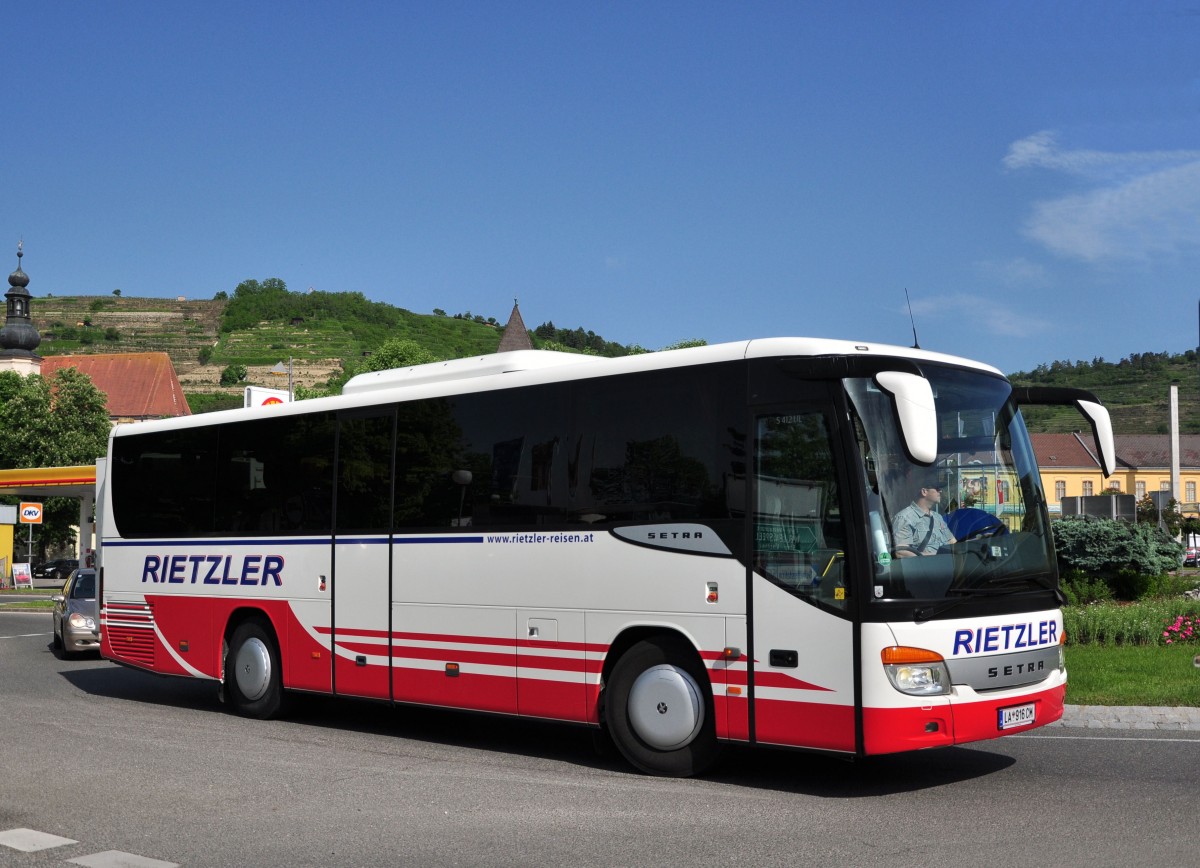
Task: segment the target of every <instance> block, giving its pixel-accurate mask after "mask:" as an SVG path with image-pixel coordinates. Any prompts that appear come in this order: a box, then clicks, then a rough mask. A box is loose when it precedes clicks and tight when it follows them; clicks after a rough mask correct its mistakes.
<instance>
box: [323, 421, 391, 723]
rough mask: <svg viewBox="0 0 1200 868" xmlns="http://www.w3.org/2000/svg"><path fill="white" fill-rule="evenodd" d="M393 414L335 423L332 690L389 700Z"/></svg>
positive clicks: (344, 694)
mask: <svg viewBox="0 0 1200 868" xmlns="http://www.w3.org/2000/svg"><path fill="white" fill-rule="evenodd" d="M394 417H395V413H394V410H393V408H391V407H388V408H385V409H380V408H369V409H367V410H360V411H347V412H345V413H342V414H340V416H339V419H338V445H337V487H336V498H335V501H334V543H333V560H334V562H333V593H332V600H333V649H334V665H333V688H334V692H336V693H338V694H340V695H343V696H365V697H370V698H375V699H390V698H391V537H390V528H391V509H392V455H393V452H394V448H393V440H394V429H395V421H394Z"/></svg>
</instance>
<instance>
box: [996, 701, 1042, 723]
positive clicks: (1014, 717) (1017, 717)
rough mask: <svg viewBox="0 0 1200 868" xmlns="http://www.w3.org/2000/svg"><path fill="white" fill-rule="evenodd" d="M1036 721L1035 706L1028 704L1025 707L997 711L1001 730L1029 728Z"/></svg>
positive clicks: (1012, 707)
mask: <svg viewBox="0 0 1200 868" xmlns="http://www.w3.org/2000/svg"><path fill="white" fill-rule="evenodd" d="M1036 719H1037V710H1036V706H1035V705H1034V704H1033V703H1032V702H1030V703H1028V704H1027V705H1013V706H1011V707H1009V708H1001V709H1000V710H999V723H1000V728H1001V729H1015V728H1016V727H1018V726H1029V724H1031V723H1033V722H1034V721H1035V720H1036Z"/></svg>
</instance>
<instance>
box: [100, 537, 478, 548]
mask: <svg viewBox="0 0 1200 868" xmlns="http://www.w3.org/2000/svg"><path fill="white" fill-rule="evenodd" d="M330 542H335V543H337V544H338V545H363V544H366V545H387V544H388V543H395V544H396V545H408V544H418V545H431V544H437V543H482V542H483V537H481V536H420V537H396V538H395V539H391V540H389V539H388V538H387V537H385V536H380V537H354V538H350V537H341V538H338V539H330V538H329V537H320V538H318V539H296V538H291V539H288V538H284V539H280V538H278V537H274V538H272V539H239V540H228V539H221V540H206V539H186V540H172V539H155V540H119V541H118V540H114V541H112V542H109V541H103V542H102V543H101V545H103V546H106V547H110V548H160V547H163V546H189V547H192V548H201V547H206V546H207V547H216V546H220V547H223V548H233V547H235V546H257V547H260V548H261V547H262V546H268V545H269V546H310V545H329V543H330Z"/></svg>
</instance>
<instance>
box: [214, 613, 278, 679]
mask: <svg viewBox="0 0 1200 868" xmlns="http://www.w3.org/2000/svg"><path fill="white" fill-rule="evenodd" d="M247 621H257V622H258V623H259V624H260V625H262V627H263V629H264V630H266V631H267V632H268V633H269V634H270V636H271V638H272V639H273V640H274V641H275V650H276V651H277V652H279V665H280V667H281V668H282V666H283V660H284V656H285V655H284V653H283V642H282V641H281V639H280V636H281V633H280V631H279V628H278V627H277V626H276V624H275V619H274V618H272V617H271V615H270V614H269V613H268V612H267V611H266V610H265V609H260V608H258V607H257V606H238V607H237V608H236V609H234V610H233V611H232V612H230V613H229V617H227V618H226V619H225V631H224V633H223V634H222V636H221V682H222V683H224V681H225V659H226V657H227V656H228V655H229V641H230V639H232V638H233V634H234V633H235V632H236V631H237V628H238V627H240V626H242V624H244V623H246V622H247ZM280 674H281V675H282V672H281V673H280Z"/></svg>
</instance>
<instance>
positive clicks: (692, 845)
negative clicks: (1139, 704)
mask: <svg viewBox="0 0 1200 868" xmlns="http://www.w3.org/2000/svg"><path fill="white" fill-rule="evenodd" d="M49 641H50V617H49V615H47V614H17V613H7V612H0V866H9V865H12V866H41V865H63V864H66V863H67V862H68V860H78V861H75V862H74V864H84V865H92V866H100V868H103V866H116V865H123V866H136V865H147V866H150V865H163V864H179V865H187V866H254V865H262V866H284V865H287V866H297V865H355V866H359V865H361V866H373V865H422V866H425V865H435V866H440V865H489V866H491V865H570V866H592V865H596V866H609V865H630V866H634V865H636V866H642V865H655V866H658V865H687V866H706V865H713V866H731V865H746V866H758V865H787V866H798V865H847V866H850V865H854V866H860V865H861V866H889V868H897V866H910V865H911V866H917V865H920V866H954V868H960V866H962V865H986V866H1008V865H1054V866H1074V865H1081V866H1082V865H1086V866H1089V868H1099V866H1110V865H1111V866H1122V868H1124V866H1129V865H1151V864H1171V865H1197V864H1200V855H1198V854H1197V835H1196V826H1197V822H1196V813H1197V810H1198V809H1197V806H1196V805H1197V803H1196V799H1195V769H1196V768H1197V765H1198V763H1200V733H1194V732H1162V731H1148V732H1138V731H1133V730H1127V731H1107V730H1106V731H1099V732H1096V731H1090V730H1087V729H1083V728H1071V727H1061V726H1056V727H1053V728H1044V729H1040V730H1036V731H1034V732H1031V733H1029V734H1026V735H1022V736H1017V737H1010V738H1007V739H1003V740H1000V741H993V742H985V743H981V744H978V745H973V746H969V747H961V748H952V749H946V750H937V751H929V752H924V753H919V754H908V755H902V756H894V757H883V758H877V759H874V760H870V761H866V762H861V763H857V764H852V763H847V762H843V761H839V760H834V759H829V758H824V757H815V756H810V755H805V754H800V753H789V752H778V751H749V750H733V751H729V752H728V753H727V755H726V758H725V761H724V763H723V764H722V765H721V767H720V768H719V769H718V770H717V771H716V772H714V773H712V774H710V775H709V776H708V777H706V778H704V779H699V780H664V779H658V778H650V777H646V776H643V775H639V774H637V773H635V772H633V771H631V770H630V769H629V768H628V767H627V766H625V765H624V764H623V763H622V762H621V761H620V760H619V759H618V758H615V757H612V756H609V755H604V754H599V753H597V752H596V751H595V749H594V747H593V739H592V737H591V734H590V733H589V732H588V731H587V730H582V729H576V728H571V727H562V726H554V725H548V724H537V723H526V722H520V721H512V720H507V719H501V718H492V717H483V716H474V715H466V714H457V713H452V712H441V711H436V710H429V709H400V708H391V707H388V706H387V705H383V704H371V703H365V702H341V701H334V700H329V699H323V698H300V699H299V701H296V702H294V703H293V708H292V713H291V716H290V717H289V718H288V719H285V720H279V721H268V722H260V721H252V720H244V719H241V718H238V717H234V716H232V715H230V714H228V713H227V712H226V711H224V710H223V709H222V707H221V706H220V705H218V703H217V701H216V698H215V689H214V687H213V685H212V684H211V683H201V682H197V681H187V680H179V679H170V678H161V677H157V676H152V675H148V674H145V673H142V672H137V671H134V670H129V669H123V668H120V667H117V666H114V665H112V664H110V663H108V662H106V661H103V660H100V659H97V658H83V659H78V660H63V659H60V658H59V657H58V656H57V655H56V654H55V653H54V652H53V651H51V650H50V648H49ZM19 830H24V831H19ZM39 834H44V835H52V836H58V839H65V840H67V841H69V842H71V843H58V844H57V846H49V847H47V848H45V849H41V850H28V849H18V848H17V847H18V846H23V847H26V848H28V847H30V846H33V845H34V844H31V842H36V841H38V840H42V841H47V842H49V841H50V839H38V838H37V837H36V836H37V835H39ZM13 842H15V844H16V846H14V843H13ZM106 860H107V861H106ZM138 860H158V861H138Z"/></svg>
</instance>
